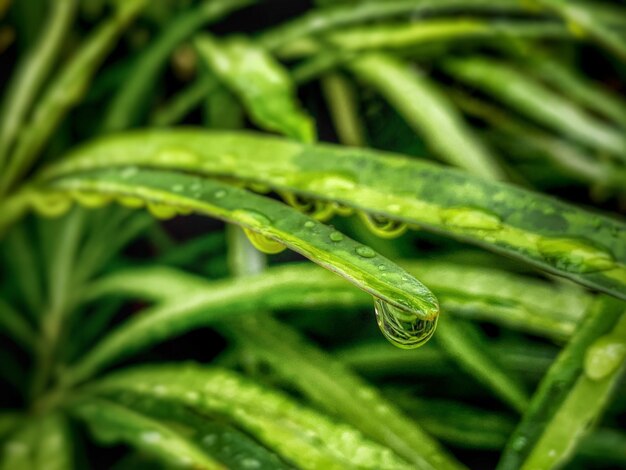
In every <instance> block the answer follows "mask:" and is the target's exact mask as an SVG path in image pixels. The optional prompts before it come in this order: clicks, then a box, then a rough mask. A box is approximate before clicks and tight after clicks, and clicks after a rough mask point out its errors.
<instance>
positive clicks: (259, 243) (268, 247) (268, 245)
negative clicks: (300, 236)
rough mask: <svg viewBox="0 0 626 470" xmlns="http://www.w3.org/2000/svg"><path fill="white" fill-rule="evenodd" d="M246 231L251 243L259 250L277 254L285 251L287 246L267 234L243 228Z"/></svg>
mask: <svg viewBox="0 0 626 470" xmlns="http://www.w3.org/2000/svg"><path fill="white" fill-rule="evenodd" d="M243 231H244V233H245V234H246V236H247V237H248V240H250V243H252V245H253V246H254V247H255V248H256V249H257V250H259V251H261V252H263V253H267V254H268V255H275V254H276V253H280V252H281V251H284V250H285V249H286V248H287V247H286V246H285V245H283V244H282V243H280V242H277V241H276V240H274V239H272V238H269V237H266V236H265V235H263V234H261V233H258V232H255V231H254V230H250V229H248V228H244V229H243Z"/></svg>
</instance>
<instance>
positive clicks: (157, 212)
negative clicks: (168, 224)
mask: <svg viewBox="0 0 626 470" xmlns="http://www.w3.org/2000/svg"><path fill="white" fill-rule="evenodd" d="M147 207H148V212H150V213H151V214H152V215H153V216H155V217H156V218H157V219H163V220H165V219H171V218H172V217H174V216H175V215H176V213H177V211H176V208H175V207H172V206H168V205H166V204H159V203H156V202H149V203H148V204H147Z"/></svg>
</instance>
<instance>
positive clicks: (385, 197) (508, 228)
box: [41, 129, 626, 298]
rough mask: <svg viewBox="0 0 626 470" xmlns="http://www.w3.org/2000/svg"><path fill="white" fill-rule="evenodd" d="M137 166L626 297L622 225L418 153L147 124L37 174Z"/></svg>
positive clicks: (112, 174) (624, 230)
mask: <svg viewBox="0 0 626 470" xmlns="http://www.w3.org/2000/svg"><path fill="white" fill-rule="evenodd" d="M133 164H134V165H141V166H151V167H160V168H170V169H176V170H179V171H187V172H193V173H199V174H204V175H208V176H220V175H221V176H228V177H230V178H235V179H237V180H241V181H247V182H254V183H260V184H263V185H266V186H268V187H270V188H275V189H277V190H281V191H286V192H293V193H295V194H300V195H301V196H303V197H310V198H314V199H318V200H321V201H327V202H328V203H329V204H332V203H339V204H341V205H342V206H345V207H350V208H353V209H355V210H357V211H364V212H366V213H369V214H374V215H377V216H383V217H384V218H387V219H389V220H395V221H398V222H403V223H408V224H413V225H417V226H419V227H422V228H424V229H427V230H433V231H435V232H437V233H440V234H443V235H447V236H450V237H453V238H457V239H460V240H463V241H466V242H469V243H473V244H476V245H479V246H481V247H484V248H487V249H490V250H493V251H496V252H498V253H503V254H506V255H508V256H511V257H514V258H517V259H519V260H521V261H525V262H527V263H530V264H532V265H535V266H537V267H539V268H541V269H544V270H546V271H549V272H552V273H556V274H559V275H561V276H564V277H567V278H570V279H572V280H574V281H577V282H579V283H581V284H583V285H586V286H589V287H593V288H596V289H599V290H602V291H604V292H607V293H610V294H612V295H614V296H618V297H621V298H626V226H625V225H624V224H623V223H622V222H620V221H617V220H615V219H612V218H608V217H605V216H603V215H600V214H596V213H593V212H590V211H587V210H584V209H580V208H578V207H574V206H572V205H569V204H564V203H562V202H560V201H557V200H556V199H554V198H550V197H546V196H544V195H541V194H537V193H533V192H530V191H526V190H523V189H520V188H517V187H514V186H511V185H507V184H504V183H497V182H491V181H485V180H482V179H479V178H476V177H472V176H470V175H467V174H464V173H460V172H458V171H454V170H450V169H445V168H441V167H439V166H436V165H434V164H431V163H426V162H423V161H419V160H417V159H409V158H404V157H401V156H397V155H392V154H387V153H382V152H377V151H371V150H365V149H351V148H341V147H337V146H331V145H301V144H298V143H295V142H288V141H285V140H283V139H279V138H273V137H267V136H258V135H254V134H250V133H243V132H238V133H237V132H235V133H226V132H202V131H198V130H191V129H187V130H177V131H167V132H164V131H158V132H150V131H143V132H137V133H133V134H126V135H121V136H118V137H115V138H110V139H107V140H101V141H97V142H94V143H92V144H90V145H87V146H84V147H83V148H82V149H78V150H77V151H76V152H74V154H73V155H71V156H69V157H68V159H67V160H65V161H64V162H63V163H60V164H58V165H57V166H55V167H51V168H49V169H48V172H47V174H45V176H44V177H43V178H42V179H41V181H44V179H47V180H51V179H52V178H53V177H58V176H61V175H63V174H65V175H71V174H75V173H77V172H79V171H84V170H87V169H89V168H98V167H100V168H102V167H105V168H106V167H113V166H117V167H123V166H127V165H133ZM121 172H123V168H120V170H119V172H118V174H116V173H115V172H110V173H107V174H109V175H110V176H107V178H111V179H120V178H121V177H119V173H121ZM168 178H170V177H169V176H168ZM180 178H183V177H182V176H180ZM78 180H80V178H79V179H77V180H76V181H78ZM129 181H130V180H129ZM126 183H128V181H127V182H126ZM58 184H60V183H58ZM169 184H170V185H173V184H175V183H174V182H173V181H170V182H169ZM131 192H132V191H131ZM224 199H228V198H224ZM330 246H332V244H329V247H330Z"/></svg>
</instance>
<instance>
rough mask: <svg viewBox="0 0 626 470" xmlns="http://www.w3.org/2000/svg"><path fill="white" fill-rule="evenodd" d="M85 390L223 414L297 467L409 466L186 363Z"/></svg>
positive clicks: (220, 374) (290, 404)
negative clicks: (155, 400) (166, 402)
mask: <svg viewBox="0 0 626 470" xmlns="http://www.w3.org/2000/svg"><path fill="white" fill-rule="evenodd" d="M90 389H91V391H92V393H98V394H104V395H106V396H111V397H113V398H118V399H120V400H122V401H123V400H126V399H128V400H131V402H132V401H135V400H138V399H143V400H144V401H145V400H149V399H157V400H167V401H171V402H173V403H176V404H180V405H183V406H185V407H188V408H190V409H194V410H196V411H197V412H199V413H207V414H209V415H215V414H218V415H222V416H225V417H226V418H227V419H228V421H229V422H231V423H233V424H234V425H236V426H237V427H239V428H242V429H244V430H245V431H246V432H247V433H249V434H251V435H252V436H254V437H255V438H256V439H257V440H258V441H260V442H262V443H263V444H264V445H265V446H267V447H268V448H270V449H272V450H274V451H275V452H276V453H278V454H280V455H281V456H282V458H283V459H285V460H287V461H290V462H293V463H294V464H296V465H297V466H298V467H299V468H304V469H312V470H313V469H329V470H331V469H333V470H334V469H337V470H341V469H345V468H362V469H368V468H371V469H381V470H382V469H404V468H407V469H408V468H411V467H409V466H408V465H407V464H406V463H405V462H404V461H402V460H401V459H400V458H398V457H397V456H396V455H395V454H393V453H392V452H391V451H390V450H389V449H387V448H385V447H382V446H380V445H377V444H375V443H373V442H371V441H368V440H367V439H365V438H364V437H363V436H362V435H361V433H359V432H358V431H356V430H354V429H353V428H352V427H350V426H347V425H345V424H339V423H335V422H333V421H331V420H330V419H328V418H327V417H325V416H323V415H321V414H319V413H316V412H314V411H312V410H309V409H307V408H305V407H304V406H302V405H300V404H298V403H297V402H295V401H294V400H292V399H290V398H288V397H287V396H285V395H284V394H282V393H279V392H277V391H274V390H271V389H266V388H261V387H259V386H258V385H256V384H254V383H252V382H250V381H248V380H245V379H244V378H242V377H240V376H238V375H237V374H235V373H232V372H227V371H225V370H220V369H215V368H203V367H200V366H196V365H191V364H189V365H185V366H181V365H166V366H154V367H143V368H137V369H134V370H132V369H131V370H126V371H123V372H120V373H117V374H115V375H112V376H109V377H107V378H105V379H102V380H101V381H99V382H97V383H96V384H94V385H92V386H91V387H90Z"/></svg>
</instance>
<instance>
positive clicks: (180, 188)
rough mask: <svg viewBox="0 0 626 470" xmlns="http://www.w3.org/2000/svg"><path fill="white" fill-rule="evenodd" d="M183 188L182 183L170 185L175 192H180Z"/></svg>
mask: <svg viewBox="0 0 626 470" xmlns="http://www.w3.org/2000/svg"><path fill="white" fill-rule="evenodd" d="M184 189H185V187H184V186H183V185H182V184H175V185H174V186H172V191H174V192H175V193H180V192H181V191H183V190H184Z"/></svg>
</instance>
